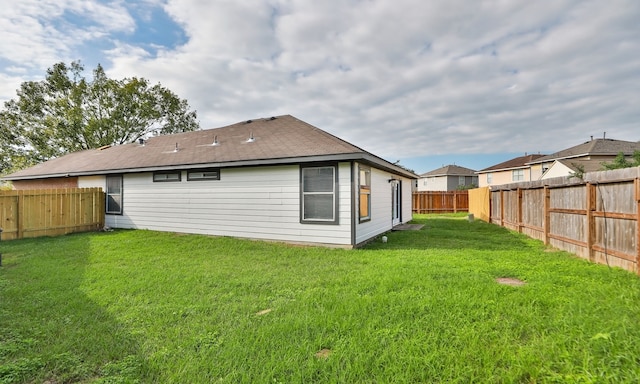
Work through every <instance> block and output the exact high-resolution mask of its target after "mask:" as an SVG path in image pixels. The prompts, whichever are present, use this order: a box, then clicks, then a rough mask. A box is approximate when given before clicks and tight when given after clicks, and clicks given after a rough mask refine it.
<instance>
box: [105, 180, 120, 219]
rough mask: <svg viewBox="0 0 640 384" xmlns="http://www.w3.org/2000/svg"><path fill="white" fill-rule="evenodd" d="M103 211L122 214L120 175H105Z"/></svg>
mask: <svg viewBox="0 0 640 384" xmlns="http://www.w3.org/2000/svg"><path fill="white" fill-rule="evenodd" d="M106 189H107V190H106V200H107V201H106V207H105V213H107V214H110V215H122V175H116V176H107V188H106Z"/></svg>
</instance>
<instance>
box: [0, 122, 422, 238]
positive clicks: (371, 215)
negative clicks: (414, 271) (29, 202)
mask: <svg viewBox="0 0 640 384" xmlns="http://www.w3.org/2000/svg"><path fill="white" fill-rule="evenodd" d="M416 178H417V176H416V175H415V174H413V173H412V172H409V171H407V170H405V169H403V168H401V167H398V166H396V165H394V164H392V163H390V162H388V161H386V160H383V159H381V158H379V157H377V156H375V155H373V154H371V153H369V152H367V151H364V150H362V149H360V148H358V147H356V146H354V145H352V144H350V143H348V142H346V141H343V140H341V139H339V138H337V137H335V136H333V135H331V134H329V133H327V132H325V131H322V130H320V129H318V128H316V127H314V126H312V125H310V124H307V123H305V122H303V121H301V120H298V119H296V118H295V117H293V116H289V115H285V116H278V117H271V118H266V119H257V120H247V121H243V122H240V123H237V124H233V125H230V126H226V127H222V128H216V129H208V130H200V131H194V132H187V133H179V134H174V135H165V136H157V137H151V138H149V139H148V140H146V141H140V142H136V143H130V144H125V145H118V146H112V147H104V148H99V149H92V150H86V151H81V152H75V153H71V154H68V155H66V156H62V157H60V158H56V159H52V160H49V161H46V162H44V163H41V164H39V165H36V166H34V167H32V168H28V169H25V170H22V171H19V172H16V173H13V174H11V175H8V176H6V177H4V178H3V179H4V180H7V181H11V182H12V183H13V186H14V188H16V189H33V188H60V187H101V188H103V190H104V191H105V193H106V197H107V198H106V201H107V203H106V218H105V223H106V225H107V226H109V227H112V228H140V229H150V230H158V231H171V232H184V233H200V234H209V235H218V236H232V237H242V238H252V239H265V240H276V241H284V242H293V243H303V244H323V245H332V246H341V247H346V248H350V247H355V246H358V245H359V244H362V243H364V242H366V241H368V240H370V239H372V238H373V237H375V236H377V235H379V234H381V233H384V232H386V231H389V230H391V229H392V228H393V227H394V226H396V225H399V224H401V223H406V222H407V221H409V220H411V216H412V206H411V204H412V199H411V193H412V192H411V185H412V182H413V180H415V179H416Z"/></svg>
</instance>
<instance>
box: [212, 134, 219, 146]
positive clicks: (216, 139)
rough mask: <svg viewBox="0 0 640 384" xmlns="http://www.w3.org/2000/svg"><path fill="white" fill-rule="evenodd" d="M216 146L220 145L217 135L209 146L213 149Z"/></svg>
mask: <svg viewBox="0 0 640 384" xmlns="http://www.w3.org/2000/svg"><path fill="white" fill-rule="evenodd" d="M217 145H220V142H218V135H215V136H214V137H213V143H211V146H213V147H215V146H217Z"/></svg>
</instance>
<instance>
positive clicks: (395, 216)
mask: <svg viewBox="0 0 640 384" xmlns="http://www.w3.org/2000/svg"><path fill="white" fill-rule="evenodd" d="M401 196H402V188H401V184H400V181H399V180H392V181H391V224H392V225H393V226H396V225H398V224H400V221H401V212H402V209H401V207H402V199H401Z"/></svg>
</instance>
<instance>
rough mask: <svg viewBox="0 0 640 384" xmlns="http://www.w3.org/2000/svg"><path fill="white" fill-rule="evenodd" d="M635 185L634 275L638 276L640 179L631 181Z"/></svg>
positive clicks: (639, 257)
mask: <svg viewBox="0 0 640 384" xmlns="http://www.w3.org/2000/svg"><path fill="white" fill-rule="evenodd" d="M633 183H634V185H635V199H636V206H637V207H636V212H637V216H636V273H637V274H638V275H640V178H637V177H636V178H635V180H634V181H633Z"/></svg>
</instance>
